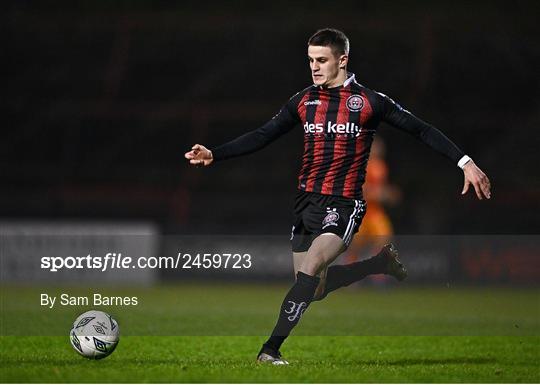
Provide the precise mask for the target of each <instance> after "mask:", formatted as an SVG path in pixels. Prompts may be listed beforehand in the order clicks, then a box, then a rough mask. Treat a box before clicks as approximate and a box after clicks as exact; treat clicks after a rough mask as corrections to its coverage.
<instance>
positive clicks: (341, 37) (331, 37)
mask: <svg viewBox="0 0 540 385" xmlns="http://www.w3.org/2000/svg"><path fill="white" fill-rule="evenodd" d="M308 45H319V46H322V47H330V48H331V49H332V53H333V54H334V55H348V54H349V39H348V38H347V36H345V34H344V33H343V32H341V31H340V30H337V29H334V28H323V29H319V30H318V31H317V32H315V33H314V34H313V35H312V36H311V37H310V38H309V40H308Z"/></svg>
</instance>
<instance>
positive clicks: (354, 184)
mask: <svg viewBox="0 0 540 385" xmlns="http://www.w3.org/2000/svg"><path fill="white" fill-rule="evenodd" d="M381 121H384V122H387V123H389V124H391V125H392V126H395V127H396V128H398V129H402V130H404V131H406V132H408V133H410V134H412V135H414V136H415V137H417V138H418V139H419V140H421V141H423V142H424V143H426V144H428V145H429V146H430V147H432V148H433V149H435V150H436V151H438V152H440V153H442V154H444V155H445V156H447V157H448V158H450V159H451V160H452V161H454V162H455V163H457V162H458V161H459V159H461V157H462V156H463V155H464V153H463V151H461V150H460V149H459V148H458V147H457V146H456V145H455V144H454V143H453V142H452V141H450V140H449V139H448V138H447V137H446V136H445V135H444V134H443V133H441V132H440V131H439V130H437V129H436V128H435V127H433V126H431V125H429V124H427V123H425V122H424V121H422V120H420V119H418V118H417V117H415V116H414V115H413V114H411V113H410V112H408V111H407V110H405V109H403V108H402V107H401V106H400V105H399V104H397V103H395V102H394V101H393V100H392V99H390V98H389V97H387V96H386V95H384V94H381V93H378V92H375V91H372V90H370V89H369V88H366V87H364V86H362V85H361V84H359V83H357V82H356V80H355V76H354V75H353V74H349V77H348V78H347V80H346V81H345V82H344V83H343V85H342V86H339V87H335V88H322V87H319V86H315V85H312V86H310V87H308V88H306V89H304V90H302V91H300V92H299V93H297V94H296V95H294V96H293V97H292V98H291V99H290V100H289V101H288V102H287V103H286V104H285V105H284V106H283V107H282V109H281V110H280V112H279V113H278V114H277V115H276V116H274V117H273V118H272V120H270V121H269V122H268V123H266V124H265V125H263V126H262V127H260V128H258V129H256V130H254V131H251V132H248V133H247V134H244V135H242V136H240V137H239V138H237V139H235V140H233V141H231V142H229V143H226V144H224V145H221V146H219V147H216V148H214V149H212V153H213V157H214V160H216V161H217V160H222V159H227V158H231V157H234V156H239V155H244V154H248V153H251V152H254V151H256V150H258V149H260V148H263V147H265V146H266V145H267V144H269V143H271V142H272V141H274V140H275V139H277V138H278V137H280V136H281V135H283V134H284V133H286V132H288V131H290V130H291V129H293V128H294V127H296V126H297V125H298V124H300V126H301V127H302V129H303V133H304V153H303V156H302V167H301V170H300V174H299V177H298V188H299V189H300V190H303V191H308V192H315V193H319V194H324V195H336V196H341V197H345V198H353V199H361V198H362V185H363V183H364V180H365V174H366V167H367V162H368V158H369V152H370V148H371V143H372V142H373V137H374V135H375V133H376V131H377V126H378V125H379V123H380V122H381Z"/></svg>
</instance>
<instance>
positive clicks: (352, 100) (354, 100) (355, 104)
mask: <svg viewBox="0 0 540 385" xmlns="http://www.w3.org/2000/svg"><path fill="white" fill-rule="evenodd" d="M345 104H346V105H347V108H348V109H349V111H351V112H358V111H360V110H361V109H362V108H364V98H362V97H361V96H360V95H351V96H349V97H348V98H347V103H345Z"/></svg>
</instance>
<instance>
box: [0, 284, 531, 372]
mask: <svg viewBox="0 0 540 385" xmlns="http://www.w3.org/2000/svg"><path fill="white" fill-rule="evenodd" d="M36 290H37V291H36ZM66 290H67V289H66V288H56V289H50V290H48V292H49V293H60V292H65V291H66ZM122 290H125V292H126V293H128V294H129V295H137V296H138V297H139V299H140V305H139V306H137V307H132V308H127V307H117V308H111V307H108V308H101V310H104V311H108V312H110V313H112V314H113V315H115V317H116V318H117V319H118V320H119V323H120V328H121V333H122V337H121V339H120V344H119V345H118V348H117V349H116V351H115V352H114V353H113V354H112V355H111V356H110V357H108V358H106V359H104V360H101V361H90V360H87V359H84V358H82V357H80V356H78V355H77V354H76V353H75V352H74V351H73V349H72V348H71V346H70V344H69V339H68V330H69V325H70V324H71V322H72V321H73V320H74V319H75V316H76V315H77V314H79V313H81V312H83V311H85V310H88V308H73V307H64V308H56V309H49V310H46V309H43V308H41V307H40V306H39V305H35V302H39V291H43V290H42V289H39V290H38V289H35V288H6V287H4V288H2V294H3V295H2V304H1V305H2V318H1V320H2V324H1V330H2V335H3V336H2V337H0V382H99V383H103V382H105V383H107V382H293V383H294V382H300V383H302V382H330V383H332V382H424V383H425V382H504V383H508V382H511V383H514V382H534V383H538V382H540V337H539V336H538V334H539V330H540V297H539V292H538V290H537V289H527V290H526V289H523V290H511V289H500V288H499V289H497V288H488V289H475V288H461V289H434V288H414V287H406V286H405V287H402V288H399V289H397V290H393V289H391V290H374V289H365V288H362V289H360V290H354V289H352V290H350V289H349V290H342V291H341V292H336V293H334V294H332V295H331V296H330V297H329V298H328V299H327V300H325V301H323V302H319V303H315V304H314V305H313V306H312V307H310V309H309V310H308V311H307V312H306V314H305V317H304V318H303V319H302V321H301V323H300V324H299V326H298V327H297V329H296V330H295V332H294V335H293V336H292V337H291V338H289V339H288V340H287V342H286V343H285V344H284V346H283V348H282V351H283V353H284V356H285V358H286V359H288V360H289V362H290V363H291V365H289V366H288V367H274V366H269V365H260V364H256V363H255V355H256V353H257V351H258V349H259V347H260V344H261V343H262V342H263V341H264V340H265V334H266V333H267V332H268V331H270V330H271V328H272V326H273V324H274V322H275V318H276V312H277V309H278V307H279V303H280V301H281V299H282V298H281V297H282V296H283V294H284V292H286V290H287V287H286V286H273V287H265V286H262V285H251V286H240V285H231V286H218V285H201V284H199V285H195V284H194V285H179V286H168V287H157V288H149V289H122ZM110 291H111V293H115V294H117V295H118V293H119V292H120V291H121V290H110ZM69 292H72V293H77V294H81V293H83V292H84V290H83V289H81V288H79V289H76V288H69ZM197 293H199V294H200V293H204V295H199V296H197ZM15 294H16V295H15ZM14 298H15V299H16V300H15V299H14ZM25 304H28V306H26V305H25ZM239 304H242V305H239ZM43 323H44V324H45V325H46V326H47V328H48V330H49V331H50V333H49V334H48V335H45V334H46V333H43V330H40V329H38V328H36V325H38V324H39V325H42V324H43ZM32 325H34V328H32ZM58 325H59V326H58ZM33 331H34V333H35V334H38V333H37V332H36V331H39V334H42V335H40V336H28V334H32V333H33ZM57 331H61V333H60V332H58V333H57ZM235 331H236V332H235ZM205 333H206V335H204V334H205ZM55 334H56V335H55ZM164 334H170V335H164ZM173 334H175V335H173ZM323 334H324V335H323Z"/></svg>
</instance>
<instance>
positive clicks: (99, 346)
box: [69, 310, 120, 360]
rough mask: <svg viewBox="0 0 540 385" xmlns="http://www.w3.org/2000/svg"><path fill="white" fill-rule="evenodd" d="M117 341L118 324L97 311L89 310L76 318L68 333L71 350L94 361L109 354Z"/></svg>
mask: <svg viewBox="0 0 540 385" xmlns="http://www.w3.org/2000/svg"><path fill="white" fill-rule="evenodd" d="M119 339H120V330H119V328H118V322H116V321H115V320H114V319H113V318H112V317H111V316H110V315H109V314H107V313H104V312H102V311H98V310H90V311H87V312H86V313H83V314H81V315H80V316H78V317H77V319H76V320H75V322H73V327H72V328H71V331H70V332H69V340H70V342H71V346H73V349H75V351H76V352H77V353H79V354H80V355H81V356H83V357H86V358H90V359H94V360H98V359H100V358H105V357H107V356H108V355H109V354H111V353H112V352H113V351H114V349H115V348H116V345H118V340H119Z"/></svg>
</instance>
